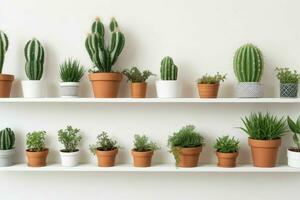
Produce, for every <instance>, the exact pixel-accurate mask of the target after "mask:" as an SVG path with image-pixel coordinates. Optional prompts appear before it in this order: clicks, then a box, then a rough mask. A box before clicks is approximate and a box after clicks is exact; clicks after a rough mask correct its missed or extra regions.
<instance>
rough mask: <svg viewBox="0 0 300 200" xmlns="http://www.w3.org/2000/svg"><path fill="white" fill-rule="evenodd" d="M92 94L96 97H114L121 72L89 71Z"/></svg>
mask: <svg viewBox="0 0 300 200" xmlns="http://www.w3.org/2000/svg"><path fill="white" fill-rule="evenodd" d="M89 79H90V81H91V82H92V86H93V91H94V96H95V97H96V98H116V97H117V96H118V91H119V85H120V82H121V80H122V74H121V73H90V74H89Z"/></svg>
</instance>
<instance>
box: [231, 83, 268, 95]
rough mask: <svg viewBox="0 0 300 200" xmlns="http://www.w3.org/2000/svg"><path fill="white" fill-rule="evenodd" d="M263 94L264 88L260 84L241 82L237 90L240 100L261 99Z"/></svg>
mask: <svg viewBox="0 0 300 200" xmlns="http://www.w3.org/2000/svg"><path fill="white" fill-rule="evenodd" d="M263 94H264V91H263V86H262V85H261V84H260V83H259V82H240V83H238V85H237V88H236V96H237V97H238V98H261V97H263Z"/></svg>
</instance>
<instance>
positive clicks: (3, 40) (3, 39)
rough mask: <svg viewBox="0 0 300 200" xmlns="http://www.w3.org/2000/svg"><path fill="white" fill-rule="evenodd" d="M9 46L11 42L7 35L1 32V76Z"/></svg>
mask: <svg viewBox="0 0 300 200" xmlns="http://www.w3.org/2000/svg"><path fill="white" fill-rule="evenodd" d="M8 46H9V41H8V38H7V35H6V34H5V33H4V32H2V31H0V74H1V73H2V69H3V64H4V59H5V54H6V52H7V49H8Z"/></svg>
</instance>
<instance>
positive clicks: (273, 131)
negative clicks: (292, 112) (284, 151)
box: [240, 112, 286, 167]
mask: <svg viewBox="0 0 300 200" xmlns="http://www.w3.org/2000/svg"><path fill="white" fill-rule="evenodd" d="M242 121H243V124H244V127H241V128H240V129H241V130H242V131H244V132H245V133H246V134H248V136H249V139H248V143H249V145H250V147H251V153H252V160H253V164H254V166H255V167H275V165H276V160H277V152H278V149H279V147H280V145H281V137H282V136H283V135H284V133H285V132H286V123H285V120H284V119H283V118H280V119H278V118H277V117H276V116H272V115H270V114H269V113H266V114H262V113H260V112H259V113H251V115H250V116H249V117H245V118H244V119H242Z"/></svg>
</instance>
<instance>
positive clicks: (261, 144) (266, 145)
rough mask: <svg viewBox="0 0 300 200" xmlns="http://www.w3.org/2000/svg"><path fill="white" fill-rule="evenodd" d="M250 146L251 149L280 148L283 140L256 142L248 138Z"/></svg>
mask: <svg viewBox="0 0 300 200" xmlns="http://www.w3.org/2000/svg"><path fill="white" fill-rule="evenodd" d="M248 144H249V145H250V146H251V147H258V148H278V147H279V146H280V145H281V138H279V139H274V140H255V139H251V138H248Z"/></svg>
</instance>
